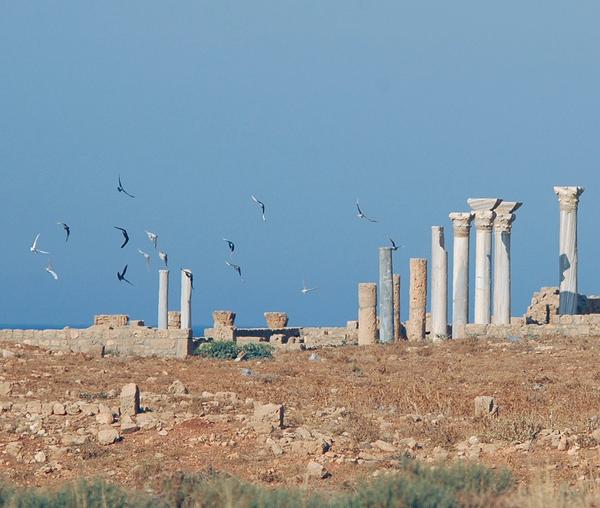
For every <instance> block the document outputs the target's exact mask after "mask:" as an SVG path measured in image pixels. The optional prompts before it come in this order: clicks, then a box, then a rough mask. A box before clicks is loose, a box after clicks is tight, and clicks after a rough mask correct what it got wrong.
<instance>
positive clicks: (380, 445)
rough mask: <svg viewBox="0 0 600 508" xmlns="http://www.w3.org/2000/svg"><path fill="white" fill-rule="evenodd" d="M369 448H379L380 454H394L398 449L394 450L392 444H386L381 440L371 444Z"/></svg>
mask: <svg viewBox="0 0 600 508" xmlns="http://www.w3.org/2000/svg"><path fill="white" fill-rule="evenodd" d="M415 445H416V441H415ZM371 446H374V447H375V448H379V449H380V450H381V451H382V452H388V453H394V452H396V451H398V448H396V447H395V446H394V445H393V444H391V443H388V442H386V441H382V440H381V439H378V440H377V441H375V442H374V443H371Z"/></svg>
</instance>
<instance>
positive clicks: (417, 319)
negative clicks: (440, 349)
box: [406, 258, 427, 341]
mask: <svg viewBox="0 0 600 508" xmlns="http://www.w3.org/2000/svg"><path fill="white" fill-rule="evenodd" d="M409 293H410V294H409V309H408V324H407V330H406V333H407V335H408V340H410V341H419V340H425V320H426V312H427V260H426V259H419V258H412V259H411V260H410V289H409Z"/></svg>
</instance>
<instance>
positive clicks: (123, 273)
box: [117, 265, 133, 286]
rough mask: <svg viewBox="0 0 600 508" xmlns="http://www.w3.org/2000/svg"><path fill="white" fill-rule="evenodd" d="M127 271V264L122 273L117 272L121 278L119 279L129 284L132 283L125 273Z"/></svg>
mask: <svg viewBox="0 0 600 508" xmlns="http://www.w3.org/2000/svg"><path fill="white" fill-rule="evenodd" d="M126 273H127V265H125V268H123V272H122V273H119V272H117V279H119V281H121V282H122V281H125V282H127V284H131V281H128V280H127V279H126V278H125V274H126ZM131 285H132V286H133V284H131Z"/></svg>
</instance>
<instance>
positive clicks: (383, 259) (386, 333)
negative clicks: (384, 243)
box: [379, 247, 394, 343]
mask: <svg viewBox="0 0 600 508" xmlns="http://www.w3.org/2000/svg"><path fill="white" fill-rule="evenodd" d="M392 274H393V267H392V249H391V247H379V342H383V343H390V342H393V341H394V291H393V281H392Z"/></svg>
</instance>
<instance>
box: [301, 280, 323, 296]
mask: <svg viewBox="0 0 600 508" xmlns="http://www.w3.org/2000/svg"><path fill="white" fill-rule="evenodd" d="M317 289H319V288H307V287H306V282H304V281H302V289H301V290H300V292H301V293H302V294H303V295H307V294H308V293H310V292H312V291H316V290H317Z"/></svg>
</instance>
